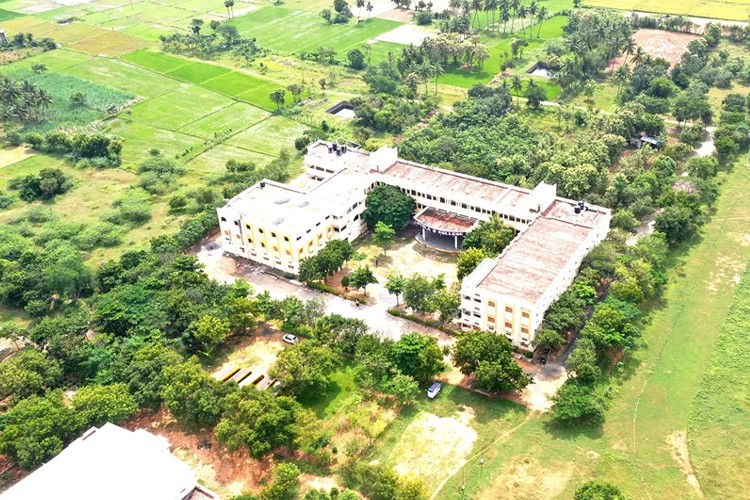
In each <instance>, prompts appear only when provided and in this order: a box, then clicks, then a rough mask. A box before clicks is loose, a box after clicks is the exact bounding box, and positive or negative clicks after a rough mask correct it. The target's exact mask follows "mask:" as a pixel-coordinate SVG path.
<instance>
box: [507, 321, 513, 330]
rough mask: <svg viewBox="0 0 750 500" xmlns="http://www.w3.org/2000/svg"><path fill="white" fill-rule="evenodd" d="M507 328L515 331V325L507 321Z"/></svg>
mask: <svg viewBox="0 0 750 500" xmlns="http://www.w3.org/2000/svg"><path fill="white" fill-rule="evenodd" d="M505 328H510V329H511V330H512V329H513V323H511V322H510V321H506V322H505Z"/></svg>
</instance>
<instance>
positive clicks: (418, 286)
mask: <svg viewBox="0 0 750 500" xmlns="http://www.w3.org/2000/svg"><path fill="white" fill-rule="evenodd" d="M435 290H436V286H435V283H434V281H433V280H430V279H429V278H427V277H425V276H423V275H421V274H418V273H415V274H412V275H411V276H409V278H407V279H406V282H405V283H404V286H403V292H402V293H403V296H404V304H405V305H406V307H409V308H411V309H413V310H415V311H418V312H421V313H430V312H433V311H434V310H435V306H434V303H433V302H432V297H433V295H434V294H435Z"/></svg>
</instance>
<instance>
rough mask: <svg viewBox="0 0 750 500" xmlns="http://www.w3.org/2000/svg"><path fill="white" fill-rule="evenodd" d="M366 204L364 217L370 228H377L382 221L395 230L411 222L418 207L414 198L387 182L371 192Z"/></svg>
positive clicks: (399, 229) (401, 228)
mask: <svg viewBox="0 0 750 500" xmlns="http://www.w3.org/2000/svg"><path fill="white" fill-rule="evenodd" d="M366 204H367V208H366V209H365V211H364V213H363V214H362V217H364V219H365V221H366V222H367V225H368V226H369V227H370V228H375V226H376V225H377V224H378V222H382V223H383V224H386V225H387V226H390V227H391V228H393V229H394V230H395V231H402V230H403V229H404V228H405V227H406V226H407V225H408V224H409V223H410V222H411V219H412V217H413V216H414V212H415V211H416V209H417V203H416V202H415V201H414V198H412V197H410V196H409V195H406V194H404V193H402V192H401V191H399V190H398V189H396V188H395V187H393V186H388V185H385V184H384V185H381V186H377V187H376V188H374V189H373V190H372V191H370V192H369V194H368V195H367V200H366Z"/></svg>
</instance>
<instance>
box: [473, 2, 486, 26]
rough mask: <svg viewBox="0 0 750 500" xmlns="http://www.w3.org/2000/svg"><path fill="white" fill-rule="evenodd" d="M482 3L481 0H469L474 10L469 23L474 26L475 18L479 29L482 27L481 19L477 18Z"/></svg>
mask: <svg viewBox="0 0 750 500" xmlns="http://www.w3.org/2000/svg"><path fill="white" fill-rule="evenodd" d="M482 4H483V2H482V0H471V10H473V11H474V14H472V16H471V25H472V26H474V20H475V19H476V21H477V27H478V28H479V29H481V28H482V21H481V19H480V18H479V11H480V10H482Z"/></svg>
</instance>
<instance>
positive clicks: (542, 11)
mask: <svg viewBox="0 0 750 500" xmlns="http://www.w3.org/2000/svg"><path fill="white" fill-rule="evenodd" d="M547 12H548V11H547V7H545V6H544V5H542V6H541V7H539V12H538V13H537V15H536V19H537V21H539V31H537V32H536V37H537V38H539V37H540V35H541V33H542V23H544V20H545V19H547Z"/></svg>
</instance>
